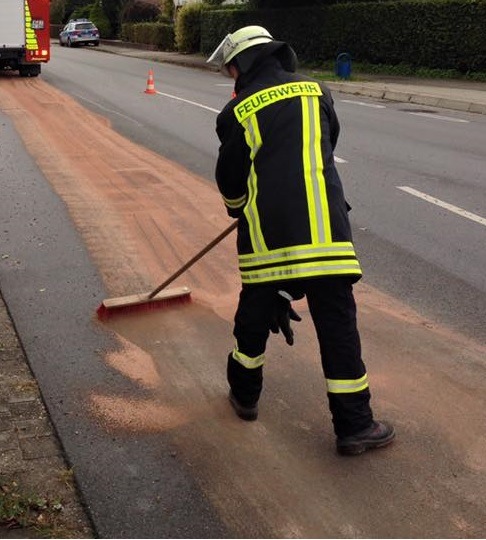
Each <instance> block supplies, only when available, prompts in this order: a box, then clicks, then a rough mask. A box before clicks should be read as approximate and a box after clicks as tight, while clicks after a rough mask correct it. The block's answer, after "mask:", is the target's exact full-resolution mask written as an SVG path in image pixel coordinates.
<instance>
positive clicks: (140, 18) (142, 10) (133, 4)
mask: <svg viewBox="0 0 486 540" xmlns="http://www.w3.org/2000/svg"><path fill="white" fill-rule="evenodd" d="M159 16H160V8H159V7H158V6H156V5H154V4H149V3H147V2H143V1H142V0H131V1H130V2H127V3H126V4H125V5H124V7H123V9H122V11H121V13H120V21H121V23H122V24H123V23H124V22H150V21H156V20H157V19H158V17H159Z"/></svg>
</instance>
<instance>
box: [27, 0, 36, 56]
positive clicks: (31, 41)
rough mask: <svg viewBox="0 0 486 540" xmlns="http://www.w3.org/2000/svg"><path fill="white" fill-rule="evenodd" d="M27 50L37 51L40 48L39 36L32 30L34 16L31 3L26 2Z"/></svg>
mask: <svg viewBox="0 0 486 540" xmlns="http://www.w3.org/2000/svg"><path fill="white" fill-rule="evenodd" d="M24 6H25V48H26V49H28V50H29V51H35V50H37V49H38V48H39V45H38V43H37V36H36V35H35V31H34V29H33V28H32V16H31V14H30V8H29V2H28V0H25V2H24Z"/></svg>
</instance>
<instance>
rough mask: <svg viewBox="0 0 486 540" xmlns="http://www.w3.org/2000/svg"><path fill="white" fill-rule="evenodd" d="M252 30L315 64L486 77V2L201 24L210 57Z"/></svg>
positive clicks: (342, 8)
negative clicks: (342, 58)
mask: <svg viewBox="0 0 486 540" xmlns="http://www.w3.org/2000/svg"><path fill="white" fill-rule="evenodd" d="M248 24H260V25H262V26H264V27H266V28H268V30H269V31H270V32H271V33H272V34H273V35H274V36H275V37H276V38H277V39H281V40H283V41H287V42H289V43H290V44H291V45H292V46H293V47H294V49H295V51H296V52H297V55H298V56H299V58H300V59H301V60H303V61H307V62H309V61H312V62H314V63H319V62H324V61H326V60H330V59H335V58H336V56H337V55H338V54H339V53H341V52H348V53H350V54H351V57H352V58H353V60H356V61H359V62H369V63H372V64H391V65H397V64H400V63H406V64H410V65H412V66H422V67H427V68H435V69H457V70H460V71H461V72H468V71H485V70H486V32H485V31H484V28H486V1H485V0H436V1H414V0H411V1H410V0H409V1H391V2H374V3H361V2H354V3H348V4H334V5H329V6H325V7H316V8H296V9H290V8H289V9H272V10H239V11H229V10H207V11H205V12H204V13H203V14H202V20H201V49H202V52H203V53H205V54H209V53H211V52H212V51H213V50H214V48H215V47H216V46H217V45H218V44H219V42H220V41H221V39H222V38H223V37H224V36H225V35H226V34H227V33H228V32H232V31H234V30H236V29H237V28H240V27H241V26H245V25H248Z"/></svg>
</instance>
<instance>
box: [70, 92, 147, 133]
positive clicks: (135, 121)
mask: <svg viewBox="0 0 486 540" xmlns="http://www.w3.org/2000/svg"><path fill="white" fill-rule="evenodd" d="M73 95H75V96H77V97H78V98H79V99H81V100H82V101H86V103H91V105H94V106H95V107H98V108H99V109H102V110H103V111H107V112H110V113H112V114H117V115H118V116H121V117H122V118H125V119H126V120H130V122H133V123H134V124H137V125H138V126H142V125H143V124H141V123H140V122H139V121H138V120H135V118H131V117H130V116H127V115H126V114H122V113H120V112H118V111H114V110H113V109H108V107H103V105H100V104H99V103H97V102H96V101H91V100H90V99H87V98H85V97H84V96H81V95H80V94H76V93H75V92H73Z"/></svg>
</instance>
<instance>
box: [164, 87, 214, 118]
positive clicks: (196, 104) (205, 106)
mask: <svg viewBox="0 0 486 540" xmlns="http://www.w3.org/2000/svg"><path fill="white" fill-rule="evenodd" d="M157 94H159V95H160V96H165V97H168V98H170V99H175V100H177V101H183V102H184V103H189V105H194V106H195V107H200V108H201V109H206V110H207V111H211V112H214V113H216V114H218V113H219V111H218V109H213V108H212V107H208V106H207V105H203V104H202V103H197V102H196V101H191V100H189V99H184V98H181V97H178V96H173V95H172V94H164V92H157Z"/></svg>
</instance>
